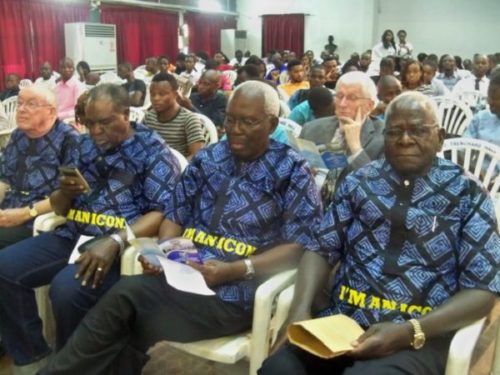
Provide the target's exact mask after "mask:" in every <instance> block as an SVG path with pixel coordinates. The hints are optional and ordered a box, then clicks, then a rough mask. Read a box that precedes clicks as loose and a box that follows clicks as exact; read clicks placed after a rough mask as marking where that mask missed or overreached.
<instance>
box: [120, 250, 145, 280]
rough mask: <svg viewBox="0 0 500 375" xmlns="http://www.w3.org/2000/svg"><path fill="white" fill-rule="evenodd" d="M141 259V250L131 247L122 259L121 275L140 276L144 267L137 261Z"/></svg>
mask: <svg viewBox="0 0 500 375" xmlns="http://www.w3.org/2000/svg"><path fill="white" fill-rule="evenodd" d="M137 258H139V249H138V248H136V247H134V246H129V247H127V248H126V249H125V251H124V252H123V254H122V257H121V259H120V274H121V275H122V276H132V275H140V274H141V273H142V266H141V264H140V263H139V261H138V260H137Z"/></svg>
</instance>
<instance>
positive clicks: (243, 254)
mask: <svg viewBox="0 0 500 375" xmlns="http://www.w3.org/2000/svg"><path fill="white" fill-rule="evenodd" d="M278 113H279V99H278V94H277V93H276V91H275V90H274V89H273V88H272V87H271V86H269V85H268V84H266V83H263V82H258V81H247V82H244V83H242V84H241V85H238V87H237V89H236V90H235V91H234V92H233V94H232V96H231V98H230V99H229V102H228V106H227V117H226V121H225V125H224V126H225V128H226V131H227V140H224V141H221V142H219V143H216V144H214V145H210V146H208V147H207V148H204V149H202V150H200V151H199V152H198V153H197V154H196V155H195V157H194V158H193V160H192V161H191V164H190V165H189V166H188V167H187V168H186V170H185V171H184V173H183V175H182V177H181V179H180V181H179V183H178V184H177V185H176V187H175V193H174V194H172V202H171V204H170V205H169V207H168V208H167V210H166V211H165V219H164V221H163V223H162V225H161V228H160V235H159V237H160V239H170V238H175V237H178V236H181V235H182V236H183V237H185V238H187V239H191V240H192V241H193V243H195V245H196V247H197V250H198V253H199V254H200V256H201V258H202V260H203V264H199V263H195V262H188V264H189V265H191V266H192V267H194V268H196V269H198V270H199V271H200V272H201V273H202V275H203V277H204V279H205V281H206V283H207V284H208V286H209V287H211V288H212V289H213V290H214V291H215V293H216V295H212V296H202V295H197V294H192V293H186V292H182V291H179V290H177V289H174V288H173V287H171V286H169V285H168V284H167V283H166V282H165V278H164V276H163V275H154V273H155V272H157V269H156V268H155V267H154V266H152V265H151V264H149V263H148V262H147V261H145V260H144V259H143V260H142V261H143V266H144V268H145V271H146V272H150V273H153V275H150V274H145V275H137V276H130V277H126V278H122V279H121V280H120V282H118V283H117V284H116V285H115V286H114V287H113V289H112V290H110V291H109V292H108V293H107V294H106V296H104V297H103V299H102V300H101V301H100V302H99V303H98V304H97V305H96V306H95V307H94V308H93V309H92V310H91V311H90V312H89V314H88V315H87V317H86V318H84V320H83V321H82V323H81V324H80V325H79V326H78V328H77V329H76V331H75V332H74V334H73V336H72V337H71V339H70V340H69V341H68V343H67V344H66V346H65V347H64V348H63V349H62V350H61V351H59V352H58V353H57V354H56V356H55V357H54V359H53V361H51V363H50V364H49V366H48V367H47V368H46V369H44V370H42V371H41V372H40V375H48V374H58V375H65V374H68V375H69V374H76V373H78V375H95V374H108V375H111V374H120V375H123V374H140V373H141V367H142V366H143V364H144V362H145V360H146V359H147V356H146V354H145V353H146V351H147V350H148V348H149V347H150V346H152V345H153V344H154V343H155V342H157V341H160V340H174V341H181V342H189V341H194V340H201V339H208V338H214V337H218V336H223V335H231V334H235V333H238V332H241V331H244V330H245V329H248V328H249V327H250V325H251V322H252V311H253V309H252V307H253V300H254V295H255V290H256V287H257V285H258V284H259V282H261V281H262V280H263V278H265V277H269V276H270V275H272V274H274V273H276V272H279V271H281V270H285V269H287V268H292V267H294V266H295V264H296V263H297V261H298V259H299V257H300V256H301V254H302V250H303V248H307V247H310V246H311V245H312V243H314V241H315V238H314V236H313V228H314V226H315V223H317V222H318V221H319V218H320V215H321V204H320V202H319V196H318V193H317V190H316V188H315V186H314V180H313V178H312V175H311V172H310V170H309V168H308V167H307V165H306V162H305V160H304V159H303V158H302V156H300V155H298V154H297V153H296V152H295V151H293V150H292V149H291V148H290V147H289V146H287V145H285V144H283V143H280V142H276V141H274V140H270V139H269V135H270V134H271V133H272V132H273V131H274V129H275V128H276V126H277V124H278Z"/></svg>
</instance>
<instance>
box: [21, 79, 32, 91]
mask: <svg viewBox="0 0 500 375" xmlns="http://www.w3.org/2000/svg"><path fill="white" fill-rule="evenodd" d="M30 86H33V81H32V80H31V79H28V78H24V79H22V80H20V81H19V87H20V88H21V89H23V88H25V87H30Z"/></svg>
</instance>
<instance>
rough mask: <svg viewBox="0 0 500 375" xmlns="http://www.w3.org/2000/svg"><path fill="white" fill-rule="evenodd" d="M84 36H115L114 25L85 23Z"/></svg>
mask: <svg viewBox="0 0 500 375" xmlns="http://www.w3.org/2000/svg"><path fill="white" fill-rule="evenodd" d="M85 36H90V37H99V38H100V37H103V38H106V37H110V38H114V37H115V25H102V24H99V23H86V24H85Z"/></svg>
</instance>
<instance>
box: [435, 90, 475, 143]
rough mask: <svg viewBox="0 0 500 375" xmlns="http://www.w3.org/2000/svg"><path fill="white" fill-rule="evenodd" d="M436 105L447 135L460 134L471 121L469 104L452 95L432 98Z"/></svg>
mask: <svg viewBox="0 0 500 375" xmlns="http://www.w3.org/2000/svg"><path fill="white" fill-rule="evenodd" d="M433 100H434V101H435V102H436V104H437V106H438V117H439V121H440V124H441V126H442V127H443V129H444V130H445V131H446V134H447V135H451V136H461V135H462V134H463V132H464V131H465V129H466V128H467V126H469V124H470V122H471V121H472V116H473V114H472V111H471V109H470V108H469V106H468V105H467V104H465V103H463V102H462V101H460V100H458V99H457V98H455V97H453V96H436V97H434V98H433Z"/></svg>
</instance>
